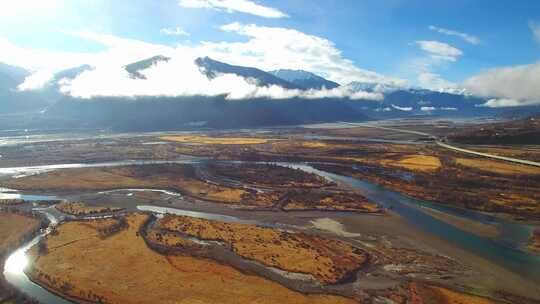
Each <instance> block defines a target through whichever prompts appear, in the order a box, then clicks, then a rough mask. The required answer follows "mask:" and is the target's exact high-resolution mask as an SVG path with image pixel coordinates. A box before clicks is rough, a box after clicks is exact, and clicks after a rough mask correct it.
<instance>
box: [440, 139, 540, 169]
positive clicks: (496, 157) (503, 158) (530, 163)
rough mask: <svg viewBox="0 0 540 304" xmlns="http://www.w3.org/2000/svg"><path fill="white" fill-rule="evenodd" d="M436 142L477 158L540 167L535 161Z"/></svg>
mask: <svg viewBox="0 0 540 304" xmlns="http://www.w3.org/2000/svg"><path fill="white" fill-rule="evenodd" d="M435 142H436V143H437V145H439V146H441V147H443V148H446V149H450V150H454V151H459V152H463V153H467V154H472V155H476V156H483V157H488V158H494V159H498V160H504V161H509V162H513V163H518V164H522V165H529V166H535V167H540V163H539V162H533V161H530V160H524V159H518V158H512V157H505V156H499V155H493V154H488V153H482V152H477V151H472V150H468V149H463V148H459V147H455V146H452V145H449V144H445V143H443V142H440V141H438V140H437V141H435Z"/></svg>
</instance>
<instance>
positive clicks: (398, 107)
mask: <svg viewBox="0 0 540 304" xmlns="http://www.w3.org/2000/svg"><path fill="white" fill-rule="evenodd" d="M392 108H394V109H396V110H400V111H405V112H410V111H412V109H413V108H412V107H400V106H396V105H394V104H393V105H392Z"/></svg>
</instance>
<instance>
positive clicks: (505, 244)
mask: <svg viewBox="0 0 540 304" xmlns="http://www.w3.org/2000/svg"><path fill="white" fill-rule="evenodd" d="M159 163H198V161H194V160H187V161H186V160H179V161H120V162H109V163H99V164H61V165H52V166H37V167H17V168H3V169H2V168H0V175H4V176H14V175H17V176H20V175H26V174H36V173H39V172H47V171H51V170H56V169H62V168H83V167H102V166H122V165H144V164H159ZM279 164H281V165H287V166H291V167H295V168H299V169H302V170H305V171H308V172H313V173H316V174H319V175H321V176H324V177H326V178H328V179H330V180H333V181H337V182H343V183H346V184H348V185H349V186H351V187H353V188H355V189H357V190H360V191H361V192H362V193H363V194H364V195H365V196H366V197H367V198H368V199H370V200H371V201H373V202H375V203H378V204H380V205H382V206H384V207H388V208H390V207H391V209H392V211H393V212H396V213H397V214H399V215H400V216H401V217H403V218H404V219H405V220H407V221H408V222H409V223H410V224H411V225H413V226H416V227H417V228H419V229H421V230H423V231H425V232H428V233H431V234H433V235H435V236H437V237H439V238H441V239H443V240H445V241H447V242H449V243H453V244H455V245H457V246H459V247H461V248H463V249H465V250H466V251H468V252H471V253H473V254H475V255H478V256H481V257H483V258H486V259H488V260H489V261H491V262H492V263H494V264H497V265H499V266H502V267H504V268H506V269H509V270H511V271H513V272H515V273H517V274H520V275H521V276H523V277H525V278H528V279H530V280H533V281H535V282H539V283H540V272H539V271H538V269H540V256H535V255H530V254H527V253H526V252H524V251H521V250H519V249H518V248H519V246H520V244H523V242H525V241H526V240H527V238H528V236H529V233H530V231H531V229H532V227H531V226H529V225H524V224H518V223H513V222H509V221H506V220H503V219H499V218H496V217H492V216H489V215H486V214H482V213H479V212H474V211H469V210H461V209H454V208H449V207H445V206H441V205H438V204H434V203H430V202H426V201H420V200H415V199H412V198H409V197H407V196H404V195H402V194H399V193H397V192H395V191H391V190H388V189H386V188H383V187H380V186H377V185H374V184H372V183H369V182H366V181H362V180H358V179H355V178H351V177H347V176H342V175H338V174H333V173H329V172H325V171H321V170H317V169H315V168H313V167H312V166H310V165H308V164H304V163H279ZM150 191H155V189H152V190H150ZM0 192H1V191H0ZM11 194H13V193H11ZM0 195H1V193H0ZM19 198H22V199H28V198H30V199H35V198H39V199H50V197H46V196H45V197H44V196H26V195H24V194H20V196H19ZM420 207H429V208H433V209H436V210H438V211H440V212H444V213H448V214H451V215H453V216H459V217H464V218H466V219H472V220H475V221H480V222H483V223H489V224H495V225H497V226H498V228H499V229H500V230H501V234H500V236H499V237H498V238H496V239H490V238H486V237H480V236H477V235H475V234H473V233H470V232H467V231H464V230H461V229H458V228H456V227H455V226H452V225H450V224H448V223H446V222H443V221H441V220H439V219H437V218H435V217H433V216H431V215H430V214H428V213H426V212H424V211H422V208H420ZM158 209H159V208H158ZM158 209H156V207H151V206H140V207H139V210H141V211H143V210H144V211H151V212H155V213H163V212H170V213H177V214H182V215H190V214H191V215H195V216H198V217H206V218H209V219H218V220H225V221H237V220H238V219H236V218H232V217H228V216H224V215H218V214H209V213H200V212H199V213H194V212H193V211H188V210H178V209H175V210H165V209H163V208H161V209H159V210H158ZM42 212H45V213H46V214H47V215H48V216H53V218H54V216H55V215H51V212H47V211H46V210H43V211H42ZM246 222H249V221H246ZM34 241H35V242H37V241H36V240H33V241H32V242H30V243H28V244H26V245H25V246H23V247H21V248H20V249H19V250H17V251H16V252H15V253H14V254H13V255H12V256H11V257H10V258H17V259H20V256H21V253H24V252H25V251H26V250H28V249H29V248H30V247H31V246H32V245H34V244H35V242H34ZM33 242H34V243H33ZM12 261H13V260H11V262H12ZM6 265H7V266H6V267H10V266H9V263H6ZM4 270H5V272H4V275H5V276H6V278H7V279H8V281H9V282H10V283H11V284H13V285H14V286H16V287H17V288H19V289H20V290H21V291H23V292H25V293H26V294H28V295H30V296H32V297H34V298H36V299H38V300H39V301H40V302H42V303H45V304H53V303H68V302H66V301H65V300H61V299H60V300H59V298H58V297H57V296H55V295H54V294H51V293H49V292H47V291H46V290H45V289H43V288H41V287H39V286H37V285H36V284H34V283H32V282H31V281H30V280H28V278H27V277H26V275H25V274H24V272H23V271H19V272H17V273H13V271H11V272H10V271H7V270H8V269H4Z"/></svg>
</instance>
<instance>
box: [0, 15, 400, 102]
mask: <svg viewBox="0 0 540 304" xmlns="http://www.w3.org/2000/svg"><path fill="white" fill-rule="evenodd" d="M223 30H227V31H234V32H237V33H239V34H241V35H245V36H247V37H249V40H248V41H247V42H236V43H229V42H205V43H201V44H199V45H195V46H184V45H181V44H180V45H178V46H177V47H175V48H172V47H168V46H163V45H158V44H150V43H146V42H143V41H139V40H133V39H125V38H121V37H117V36H113V35H104V34H98V33H94V32H89V31H73V30H57V31H58V32H60V33H63V34H68V35H72V36H75V37H79V38H81V39H86V40H90V41H94V42H96V43H99V44H101V45H104V46H105V47H106V49H105V50H104V51H101V52H98V53H94V54H79V53H55V52H51V54H49V55H50V56H44V57H37V56H40V55H42V54H43V53H42V52H41V51H36V50H28V49H23V48H18V47H16V46H14V45H10V46H11V47H12V52H11V53H12V55H14V54H15V53H16V52H17V51H18V52H19V54H18V55H17V56H18V57H17V56H15V57H17V58H15V59H17V60H19V61H22V60H24V59H25V56H28V55H30V56H31V58H32V59H33V60H36V62H35V64H33V66H34V67H36V70H37V71H38V72H36V73H35V74H34V75H32V76H31V77H29V78H28V79H27V81H26V82H25V83H24V84H23V85H21V89H32V88H39V87H41V86H43V84H44V83H46V81H47V80H48V79H50V78H52V72H55V71H58V70H59V69H60V68H64V69H65V68H70V67H75V66H80V65H82V64H90V65H91V66H93V67H94V69H93V70H90V71H85V72H83V73H81V74H80V75H79V76H78V77H76V78H75V79H74V80H71V81H69V80H62V81H61V83H60V85H61V90H62V92H64V93H65V94H70V95H72V96H76V97H81V98H90V97H95V96H194V95H207V96H216V95H226V96H227V98H228V99H231V100H237V99H245V98H257V97H267V98H276V99H283V98H292V97H299V98H306V99H315V98H349V99H351V100H366V99H369V100H381V99H382V98H383V95H382V93H380V92H364V91H357V90H354V88H353V87H351V86H341V87H338V88H336V89H323V90H307V91H303V90H287V89H283V88H281V87H278V86H269V87H257V86H255V85H253V84H252V83H249V82H248V81H246V80H245V79H244V78H242V77H239V76H236V75H231V74H226V75H222V76H219V77H216V78H215V79H212V80H208V79H207V78H206V76H204V75H203V74H201V73H200V71H199V69H198V67H197V66H196V65H195V63H194V60H195V59H196V58H198V57H201V56H209V57H212V58H214V59H216V60H220V61H223V62H226V63H231V64H238V65H243V66H254V67H257V68H261V69H263V70H272V69H276V68H280V67H281V68H294V69H305V70H308V71H312V72H315V73H318V74H322V75H329V76H331V77H330V79H332V80H338V81H339V80H341V81H347V80H351V81H352V80H359V81H366V82H375V81H379V82H383V83H387V82H388V83H396V82H400V81H402V80H399V79H393V78H388V77H385V76H383V75H380V74H377V73H374V72H371V71H365V70H362V69H360V68H358V67H356V66H355V65H354V63H352V61H350V60H347V59H345V58H343V57H342V56H341V52H340V51H339V50H338V49H337V48H336V47H335V46H334V45H333V44H332V42H330V41H328V40H326V39H323V38H320V37H316V36H311V35H307V34H304V33H301V32H298V31H295V30H290V29H284V28H269V27H258V26H255V25H249V26H245V25H242V24H238V23H234V24H229V25H227V26H224V27H223ZM0 46H1V45H0ZM155 55H164V56H167V57H170V58H171V60H170V61H169V62H159V63H158V64H156V65H154V66H152V67H150V68H148V69H146V70H144V71H141V73H143V74H144V75H145V78H146V79H132V78H131V77H129V75H128V74H127V72H126V71H125V69H124V66H125V65H126V64H129V63H133V62H135V61H138V60H142V59H146V58H149V57H152V56H155ZM3 56H4V53H2V54H0V61H3V60H2V59H3ZM63 56H66V58H69V57H70V56H73V58H74V59H73V60H68V62H69V65H67V63H62V65H58V62H63V61H62V59H63ZM12 59H13V58H12ZM39 59H40V60H42V61H41V62H40V61H39ZM50 61H53V62H50ZM6 62H8V63H10V62H12V61H10V60H7V61H6ZM51 63H52V65H51V66H49V64H51ZM66 65H67V66H66Z"/></svg>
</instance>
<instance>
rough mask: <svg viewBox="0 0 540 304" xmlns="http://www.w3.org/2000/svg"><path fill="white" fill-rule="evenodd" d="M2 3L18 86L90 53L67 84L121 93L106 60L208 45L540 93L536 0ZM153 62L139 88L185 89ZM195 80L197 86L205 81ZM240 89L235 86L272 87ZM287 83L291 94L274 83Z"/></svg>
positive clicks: (216, 52) (347, 76)
mask: <svg viewBox="0 0 540 304" xmlns="http://www.w3.org/2000/svg"><path fill="white" fill-rule="evenodd" d="M1 5H2V9H0V18H1V20H2V22H1V23H0V62H4V63H8V64H13V65H20V66H23V67H25V68H28V69H31V70H32V71H34V72H35V74H34V75H33V76H32V78H30V79H28V81H27V82H26V83H25V85H24V86H23V89H24V88H29V89H31V88H33V87H36V86H38V87H39V86H40V85H42V84H43V83H45V82H46V81H48V80H50V78H51V75H52V74H53V73H54V72H56V71H58V70H62V69H65V68H70V67H75V66H78V65H81V64H91V65H94V66H97V67H98V68H96V71H95V74H94V75H83V76H85V77H82V79H78V81H76V82H75V83H70V84H66V88H65V91H66V92H71V93H72V94H75V95H80V96H82V95H85V96H90V95H92V94H94V93H95V92H97V91H102V92H104V94H105V93H106V94H120V93H119V92H116V93H115V92H114V91H115V88H113V87H112V84H113V83H114V82H113V81H112V80H116V81H118V83H114V84H115V86H116V87H122V86H123V87H122V88H121V89H118V90H119V91H123V93H122V94H127V91H129V90H130V88H132V87H133V83H132V82H129V81H128V80H126V79H124V78H125V75H116V76H115V77H112V78H114V79H109V80H110V81H101V83H97V82H99V81H98V80H99V79H100V77H101V78H103V77H104V76H105V75H111V74H114V73H116V74H118V73H119V72H118V69H116V70H115V71H113V70H112V69H113V67H121V66H122V65H125V64H128V63H131V62H134V61H137V60H141V59H144V58H147V57H151V56H154V55H166V56H170V57H172V58H177V59H178V60H172V63H170V66H169V67H168V68H165V67H161V68H160V71H161V73H172V71H173V70H174V69H173V68H176V69H180V68H182V69H184V70H186V71H192V70H193V67H192V66H188V65H189V62H187V61H189V60H187V59H188V58H189V59H190V60H191V58H194V57H197V56H210V57H212V58H213V59H216V60H220V61H224V62H227V63H230V64H239V65H246V66H253V67H257V68H260V69H263V70H274V69H279V68H288V69H303V70H307V71H310V72H313V73H316V74H319V75H321V76H323V77H326V78H328V79H330V80H333V81H336V82H338V83H340V84H342V85H346V84H348V83H350V82H352V81H359V82H377V83H386V84H390V85H396V86H408V87H423V88H428V89H433V90H439V91H451V92H460V91H462V90H463V89H465V90H466V91H467V92H470V93H472V94H475V95H480V96H487V97H490V98H491V97H492V98H491V99H490V101H489V102H488V104H487V105H488V106H512V105H524V104H537V103H540V85H538V84H540V1H536V0H529V1H526V0H513V1H510V0H497V1H493V0H452V1H450V0H437V1H427V0H317V1H315V0H115V1H110V0H77V1H71V0H18V1H5V2H4V3H2V4H1ZM186 60H187V61H186ZM160 71H150V72H149V73H150V74H151V75H154V76H155V81H153V82H151V83H147V84H146V88H145V89H144V92H137V94H143V93H144V94H155V93H156V90H157V91H160V92H161V91H167V92H168V93H170V94H187V93H189V92H187V89H183V90H180V91H178V89H177V88H175V89H174V90H173V89H172V88H170V87H166V86H165V85H158V83H162V82H163V81H164V79H165V78H166V77H165V76H167V75H164V74H160V73H158V72H160ZM186 73H187V72H186ZM159 75H161V76H159ZM168 76H170V74H168ZM191 76H192V75H188V74H186V75H184V78H183V79H184V80H185V81H188V80H190V79H191V78H193V77H191ZM150 78H151V77H149V79H150ZM158 80H159V82H158ZM227 81H228V82H231V81H233V82H234V81H239V82H241V80H239V79H236V80H233V79H222V82H223V83H224V85H223V86H224V87H227V86H228V85H227ZM90 84H91V85H90ZM169 85H170V86H173V85H174V84H173V83H169ZM196 85H198V86H199V88H200V89H201V90H203V89H205V88H207V86H208V85H209V83H205V81H204V80H200V81H199V83H197V84H196ZM238 85H239V86H245V84H244V83H239V84H238ZM105 86H107V87H105ZM140 87H142V86H140ZM77 88H79V89H77ZM81 90H82V91H84V93H81ZM141 90H142V89H141ZM175 90H176V91H175ZM223 90H225V88H223ZM243 90H244V91H242V92H243V93H242V92H240V93H239V95H238V96H240V97H242V96H245V95H246V94H247V95H250V94H251V96H253V94H254V95H258V94H262V95H265V94H266V95H274V93H273V92H265V93H261V92H253V88H247V87H244V88H243ZM76 91H78V93H76ZM91 91H94V93H92V92H91ZM218 91H219V92H221V90H218ZM246 92H251V93H246ZM191 93H195V92H191ZM122 94H120V95H122ZM291 94H292V95H297V94H299V93H298V92H280V95H281V96H282V97H285V96H289V95H291ZM317 94H320V92H317ZM317 94H315V92H313V94H312V95H314V96H315V95H317ZM325 94H333V95H339V94H350V92H343V91H339V92H323V95H325ZM317 96H318V95H317Z"/></svg>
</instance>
